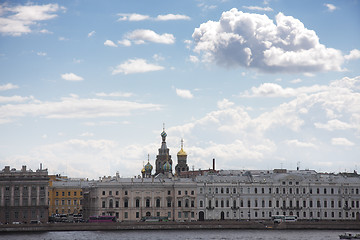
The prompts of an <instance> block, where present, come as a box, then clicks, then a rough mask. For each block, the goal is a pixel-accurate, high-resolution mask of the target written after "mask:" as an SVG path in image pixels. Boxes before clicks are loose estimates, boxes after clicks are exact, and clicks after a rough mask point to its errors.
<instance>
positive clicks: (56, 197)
mask: <svg viewBox="0 0 360 240" xmlns="http://www.w3.org/2000/svg"><path fill="white" fill-rule="evenodd" d="M87 185H88V182H87V181H86V180H85V179H68V178H67V177H63V176H60V175H51V176H50V181H49V216H53V215H55V214H81V213H82V201H83V190H82V189H83V188H84V187H86V186H87Z"/></svg>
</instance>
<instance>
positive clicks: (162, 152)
mask: <svg viewBox="0 0 360 240" xmlns="http://www.w3.org/2000/svg"><path fill="white" fill-rule="evenodd" d="M160 135H161V138H162V142H161V147H160V148H159V154H158V155H157V156H156V161H155V175H158V174H159V173H165V171H164V165H165V163H167V165H166V170H167V172H171V171H172V160H171V155H170V154H169V149H168V147H167V146H166V137H167V134H166V132H165V123H164V125H163V131H162V133H161V134H160ZM169 168H170V169H169Z"/></svg>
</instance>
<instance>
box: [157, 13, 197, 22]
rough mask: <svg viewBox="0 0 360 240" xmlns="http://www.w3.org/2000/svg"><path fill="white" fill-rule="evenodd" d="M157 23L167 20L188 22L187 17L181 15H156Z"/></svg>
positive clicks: (188, 18)
mask: <svg viewBox="0 0 360 240" xmlns="http://www.w3.org/2000/svg"><path fill="white" fill-rule="evenodd" d="M156 20H158V21H169V20H190V17H189V16H186V15H181V14H166V15H158V16H157V17H156Z"/></svg>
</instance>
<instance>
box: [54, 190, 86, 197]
mask: <svg viewBox="0 0 360 240" xmlns="http://www.w3.org/2000/svg"><path fill="white" fill-rule="evenodd" d="M71 193H73V194H72V195H73V196H74V197H76V196H77V191H72V192H71V191H68V192H67V197H71ZM59 194H60V193H59V192H55V196H56V197H58V196H59ZM61 196H62V197H65V192H61ZM80 196H82V191H80Z"/></svg>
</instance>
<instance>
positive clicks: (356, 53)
mask: <svg viewBox="0 0 360 240" xmlns="http://www.w3.org/2000/svg"><path fill="white" fill-rule="evenodd" d="M344 57H345V59H346V60H354V59H359V58H360V50H358V49H353V50H351V51H350V53H349V54H348V55H345V56H344Z"/></svg>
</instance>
